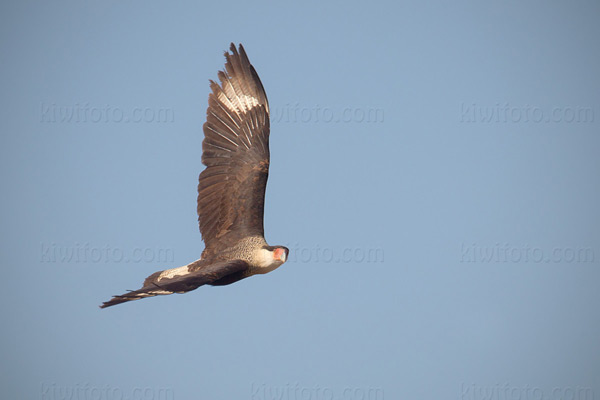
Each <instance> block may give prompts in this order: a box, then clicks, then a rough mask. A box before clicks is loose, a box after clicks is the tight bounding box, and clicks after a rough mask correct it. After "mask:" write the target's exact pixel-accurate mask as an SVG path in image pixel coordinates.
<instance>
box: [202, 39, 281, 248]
mask: <svg viewBox="0 0 600 400" xmlns="http://www.w3.org/2000/svg"><path fill="white" fill-rule="evenodd" d="M230 51H231V53H228V52H226V53H225V58H226V59H227V62H226V64H225V71H219V75H218V76H219V80H220V85H219V84H217V83H216V82H214V81H211V82H210V87H211V89H212V93H211V94H210V95H209V96H208V109H207V111H206V115H207V116H206V123H205V124H204V141H203V142H202V163H203V164H204V165H206V169H205V170H204V171H202V173H201V174H200V179H199V184H198V222H199V225H200V232H201V233H202V238H203V240H204V242H205V245H206V248H205V250H204V253H203V255H202V257H203V258H206V257H210V256H211V255H212V254H215V253H217V252H218V251H219V250H221V249H222V248H224V247H227V246H228V245H229V244H231V243H235V242H237V241H238V240H239V239H241V238H243V237H246V236H264V229H263V211H264V201H265V189H266V186H267V177H268V173H269V104H268V101H267V96H266V94H265V90H264V88H263V86H262V83H261V82H260V79H259V78H258V74H257V73H256V71H255V70H254V67H252V65H251V64H250V61H249V60H248V56H247V55H246V52H245V51H244V48H243V47H242V45H240V46H239V51H238V50H237V49H236V48H235V45H234V44H233V43H232V44H231V47H230Z"/></svg>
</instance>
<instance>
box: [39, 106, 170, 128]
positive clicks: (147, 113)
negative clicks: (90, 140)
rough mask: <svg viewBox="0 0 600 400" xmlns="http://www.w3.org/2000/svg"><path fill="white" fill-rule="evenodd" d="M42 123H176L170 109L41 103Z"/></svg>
mask: <svg viewBox="0 0 600 400" xmlns="http://www.w3.org/2000/svg"><path fill="white" fill-rule="evenodd" d="M39 110H40V122H42V123H48V124H89V123H92V124H108V123H117V124H119V123H133V124H140V123H145V124H152V123H156V124H169V123H173V122H175V111H174V110H173V109H172V108H170V107H131V108H122V107H117V106H113V105H109V104H106V105H102V106H98V105H90V103H74V104H56V103H43V102H42V103H40V109H39Z"/></svg>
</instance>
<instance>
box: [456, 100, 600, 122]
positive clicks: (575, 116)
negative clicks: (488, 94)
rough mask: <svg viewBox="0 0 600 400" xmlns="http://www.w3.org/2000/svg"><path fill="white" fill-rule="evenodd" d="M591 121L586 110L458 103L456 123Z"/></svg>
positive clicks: (591, 112)
mask: <svg viewBox="0 0 600 400" xmlns="http://www.w3.org/2000/svg"><path fill="white" fill-rule="evenodd" d="M594 120H595V113H594V109H593V108H592V107H588V106H556V107H548V108H544V107H538V106H532V105H530V104H523V105H515V104H511V103H496V104H494V105H481V104H477V103H465V102H462V103H460V118H459V121H460V122H463V123H480V124H518V123H526V124H547V123H554V124H591V123H593V122H594Z"/></svg>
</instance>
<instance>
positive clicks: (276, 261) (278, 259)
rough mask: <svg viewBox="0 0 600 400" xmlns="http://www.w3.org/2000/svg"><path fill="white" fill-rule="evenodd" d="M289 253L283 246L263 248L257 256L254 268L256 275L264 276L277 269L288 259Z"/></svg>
mask: <svg viewBox="0 0 600 400" xmlns="http://www.w3.org/2000/svg"><path fill="white" fill-rule="evenodd" d="M289 252H290V251H289V250H288V248H287V247H284V246H264V247H263V248H262V250H261V251H260V252H259V253H258V254H257V258H256V261H255V263H256V266H257V267H258V272H257V273H258V274H266V273H267V272H271V271H273V270H274V269H276V268H279V267H280V266H281V265H282V264H283V263H284V262H286V261H287V259H288V253H289Z"/></svg>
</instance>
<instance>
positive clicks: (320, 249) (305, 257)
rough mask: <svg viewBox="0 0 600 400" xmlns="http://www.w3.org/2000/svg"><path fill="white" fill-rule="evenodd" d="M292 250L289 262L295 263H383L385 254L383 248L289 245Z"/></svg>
mask: <svg viewBox="0 0 600 400" xmlns="http://www.w3.org/2000/svg"><path fill="white" fill-rule="evenodd" d="M286 247H287V248H289V250H290V254H289V255H288V261H290V262H294V263H302V264H307V263H325V264H361V263H372V264H376V263H383V262H384V261H385V252H384V251H383V248H381V247H360V246H359V247H340V248H335V247H331V246H322V245H319V244H317V245H314V246H302V245H300V244H298V243H295V244H291V245H290V244H287V245H286Z"/></svg>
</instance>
